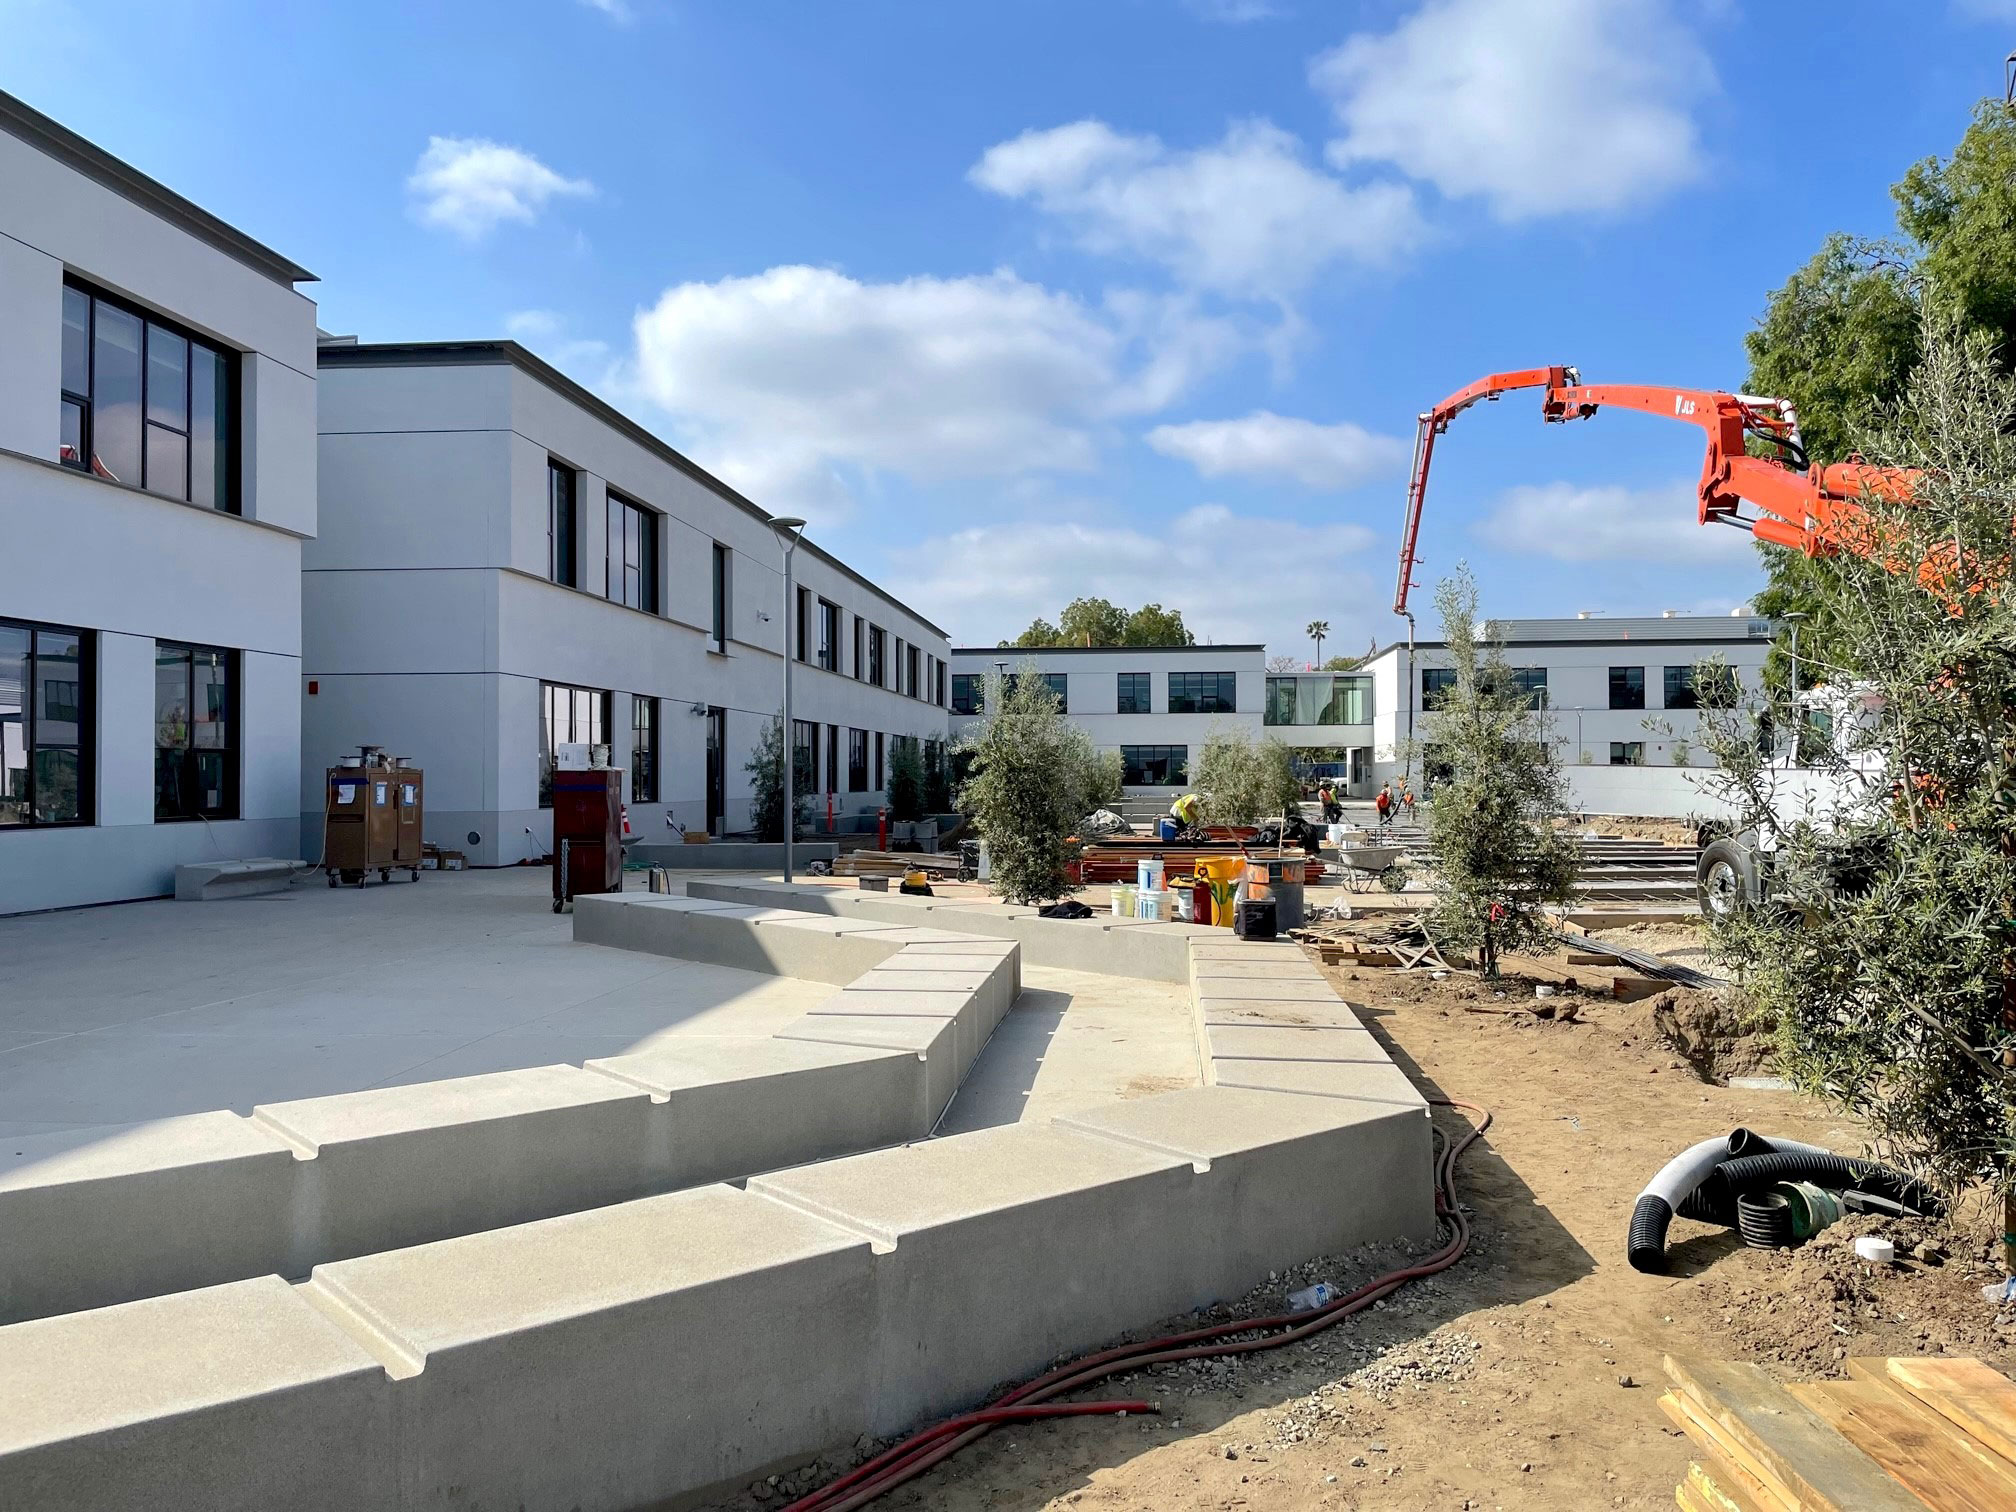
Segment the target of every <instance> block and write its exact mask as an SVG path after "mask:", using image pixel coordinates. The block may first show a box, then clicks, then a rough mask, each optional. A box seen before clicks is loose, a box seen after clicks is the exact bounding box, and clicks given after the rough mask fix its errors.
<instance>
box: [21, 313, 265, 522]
mask: <svg viewBox="0 0 2016 1512" xmlns="http://www.w3.org/2000/svg"><path fill="white" fill-rule="evenodd" d="M237 388H238V356H237V353H235V352H230V351H226V350H225V349H224V348H222V347H218V346H214V345H211V344H210V343H207V342H204V341H201V340H199V339H197V338H196V337H195V336H193V335H191V334H190V333H189V332H187V331H184V330H181V329H179V328H177V327H175V326H172V325H169V324H167V323H166V322H164V321H161V320H157V319H154V318H153V317H151V316H147V315H143V314H141V313H140V312H139V311H137V310H132V309H129V308H127V307H126V306H124V305H121V304H119V303H117V302H116V301H114V300H112V299H109V298H107V297H106V296H105V295H103V294H98V293H95V292H93V291H91V290H88V289H83V288H79V287H78V286H76V285H75V284H65V285H64V287H63V401H62V402H63V433H62V436H61V438H60V442H59V445H58V448H57V453H56V455H57V460H59V461H60V462H62V463H63V464H64V466H66V467H75V468H79V469H81V470H84V471H87V472H92V473H96V474H97V475H98V476H99V477H101V478H105V479H107V480H109V481H111V482H113V483H124V484H126V485H128V486H129V487H133V488H145V489H146V490H147V491H148V492H149V493H157V494H161V495H162V496H163V497H165V498H170V499H181V500H184V501H186V502H188V503H191V504H201V505H204V506H206V507H207V508H210V509H222V510H228V511H230V512H232V513H236V512H237V509H238V489H237V470H238V469H237V445H236V441H235V438H234V435H233V430H232V424H231V417H232V415H233V413H234V412H235V411H236V409H237Z"/></svg>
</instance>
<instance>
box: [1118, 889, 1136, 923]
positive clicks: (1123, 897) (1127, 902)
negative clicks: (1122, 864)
mask: <svg viewBox="0 0 2016 1512" xmlns="http://www.w3.org/2000/svg"><path fill="white" fill-rule="evenodd" d="M1113 917H1114V918H1116V919H1131V918H1133V917H1134V889H1133V888H1132V887H1130V886H1128V885H1127V884H1126V883H1125V882H1116V883H1114V884H1113Z"/></svg>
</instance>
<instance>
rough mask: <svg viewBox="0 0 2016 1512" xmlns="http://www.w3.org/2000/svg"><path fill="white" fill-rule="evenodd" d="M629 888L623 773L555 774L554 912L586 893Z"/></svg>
mask: <svg viewBox="0 0 2016 1512" xmlns="http://www.w3.org/2000/svg"><path fill="white" fill-rule="evenodd" d="M621 891H623V773H622V772H621V770H619V769H618V768H615V767H595V768H591V769H590V770H588V771H585V772H570V771H557V772H555V773H554V774H553V912H555V913H558V912H560V910H561V909H563V908H565V907H566V906H567V905H568V904H569V903H571V902H573V901H574V899H575V898H577V897H579V896H580V895H581V894H583V893H612V892H621Z"/></svg>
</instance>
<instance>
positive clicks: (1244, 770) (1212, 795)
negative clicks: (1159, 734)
mask: <svg viewBox="0 0 2016 1512" xmlns="http://www.w3.org/2000/svg"><path fill="white" fill-rule="evenodd" d="M1194 786H1195V787H1196V788H1197V790H1198V791H1199V792H1200V793H1202V794H1203V796H1204V811H1205V812H1206V813H1207V814H1209V815H1210V816H1211V818H1212V819H1214V820H1216V821H1217V822H1218V823H1220V824H1257V823H1259V822H1260V821H1261V820H1263V819H1273V818H1278V817H1280V816H1282V815H1286V814H1296V813H1300V812H1301V806H1302V783H1301V780H1300V779H1299V778H1297V777H1296V775H1295V753H1294V752H1293V751H1291V750H1289V749H1288V747H1287V745H1286V744H1285V743H1284V742H1282V741H1281V740H1279V739H1277V738H1276V737H1274V736H1271V735H1270V736H1267V737H1266V738H1264V739H1261V740H1255V739H1254V738H1253V737H1252V736H1251V735H1250V734H1248V733H1247V732H1246V731H1245V730H1244V729H1242V728H1240V727H1239V726H1238V725H1233V724H1226V723H1223V722H1219V723H1216V724H1213V725H1212V726H1211V728H1210V730H1209V731H1207V732H1206V734H1205V737H1204V748H1203V750H1202V751H1201V752H1200V753H1199V754H1198V758H1197V771H1196V778H1195V783H1194Z"/></svg>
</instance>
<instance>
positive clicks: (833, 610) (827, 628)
mask: <svg viewBox="0 0 2016 1512" xmlns="http://www.w3.org/2000/svg"><path fill="white" fill-rule="evenodd" d="M819 665H820V666H822V667H824V668H825V669H826V670H827V671H828V672H838V671H839V670H840V606H839V605H838V604H829V603H828V602H826V600H825V599H821V600H819Z"/></svg>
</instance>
